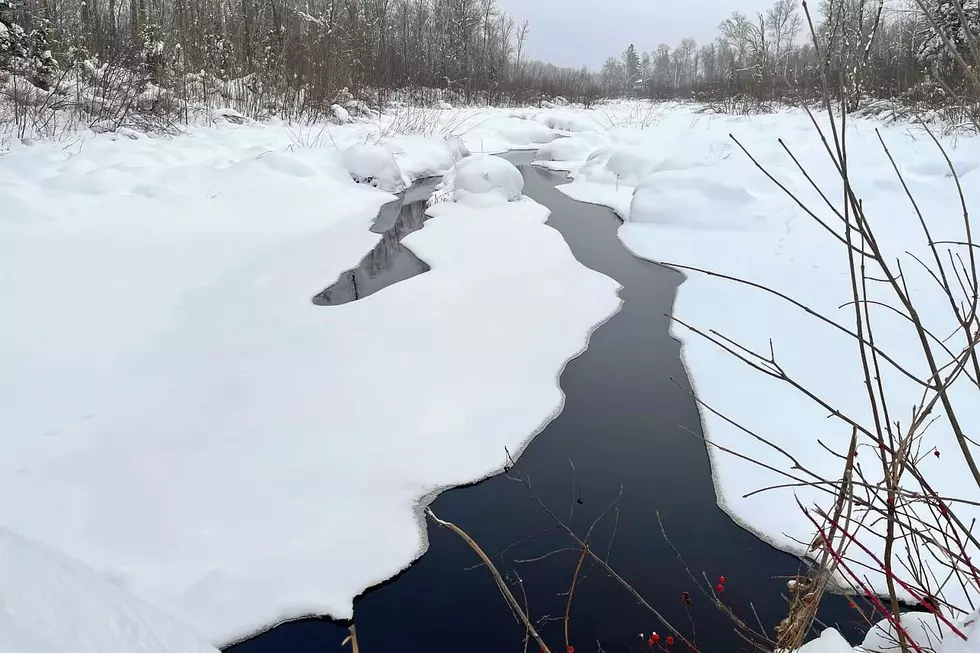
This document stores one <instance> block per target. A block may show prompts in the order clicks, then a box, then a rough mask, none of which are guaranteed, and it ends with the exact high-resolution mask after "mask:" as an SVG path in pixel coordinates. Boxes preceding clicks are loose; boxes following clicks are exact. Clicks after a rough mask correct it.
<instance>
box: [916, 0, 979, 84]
mask: <svg viewBox="0 0 980 653" xmlns="http://www.w3.org/2000/svg"><path fill="white" fill-rule="evenodd" d="M956 2H959V3H960V5H961V7H962V9H963V15H964V17H965V18H966V22H965V24H964V23H963V21H961V20H960V12H959V11H958V10H957V8H956ZM930 5H931V6H930V7H929V10H930V12H931V13H932V15H933V18H935V20H936V24H937V26H938V27H939V29H940V30H941V31H942V34H943V35H945V37H946V38H947V39H949V41H950V43H952V44H953V47H955V48H956V51H957V52H958V53H959V54H960V55H963V56H964V58H965V60H966V61H968V62H969V61H970V58H969V56H968V53H969V49H970V46H969V44H970V40H969V36H968V34H967V31H966V30H970V34H972V35H973V38H974V39H975V40H977V41H980V0H932V2H931V3H930ZM922 22H923V28H922V30H921V32H920V36H921V38H922V41H921V45H920V46H919V50H918V59H919V61H920V62H922V63H923V64H926V65H927V66H928V67H929V68H930V69H931V70H932V72H933V73H935V74H939V75H943V76H945V75H949V74H950V73H953V72H954V71H955V70H956V69H957V65H956V61H955V58H954V57H953V55H952V53H951V52H950V51H949V48H948V47H947V46H946V43H945V41H944V39H943V38H942V36H940V34H939V33H938V32H937V31H936V29H935V27H934V26H933V25H932V23H931V22H930V21H929V19H928V18H927V17H923V19H922Z"/></svg>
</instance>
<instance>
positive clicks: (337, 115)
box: [330, 104, 351, 125]
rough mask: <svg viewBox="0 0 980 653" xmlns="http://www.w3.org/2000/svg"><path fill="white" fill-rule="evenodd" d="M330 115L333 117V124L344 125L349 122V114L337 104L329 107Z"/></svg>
mask: <svg viewBox="0 0 980 653" xmlns="http://www.w3.org/2000/svg"><path fill="white" fill-rule="evenodd" d="M330 113H331V115H333V119H334V121H335V122H337V123H338V124H341V125H346V124H347V123H349V122H350V121H351V117H350V112H349V111H348V110H347V109H345V108H344V107H342V106H340V105H339V104H334V105H332V106H331V107H330Z"/></svg>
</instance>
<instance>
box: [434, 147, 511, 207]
mask: <svg viewBox="0 0 980 653" xmlns="http://www.w3.org/2000/svg"><path fill="white" fill-rule="evenodd" d="M523 192H524V177H523V176H522V175H521V172H520V170H518V169H517V168H516V167H514V165H513V164H512V163H510V162H509V161H507V160H505V159H501V158H500V157H499V156H493V155H487V154H473V155H470V156H468V157H466V158H465V159H462V160H461V161H459V163H457V164H456V165H455V166H453V168H452V169H451V170H450V171H449V172H447V173H446V176H445V179H444V180H443V183H442V184H440V186H439V188H437V189H436V193H435V195H436V199H452V200H453V201H455V202H461V201H468V202H470V203H474V202H476V203H488V202H489V203H494V200H497V199H500V200H505V201H507V202H516V201H518V200H520V199H521V193H523Z"/></svg>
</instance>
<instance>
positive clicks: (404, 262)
mask: <svg viewBox="0 0 980 653" xmlns="http://www.w3.org/2000/svg"><path fill="white" fill-rule="evenodd" d="M438 182H439V180H438V179H431V180H426V181H423V182H420V183H418V184H416V185H415V186H413V187H412V188H410V189H409V190H408V191H406V192H405V193H404V194H403V195H402V196H401V197H399V198H398V199H397V200H395V201H394V202H391V203H390V204H386V205H385V206H383V207H382V208H381V212H380V214H379V215H378V218H377V220H375V222H374V226H372V227H371V231H373V232H374V233H378V234H381V240H380V241H378V244H377V245H376V246H375V248H374V249H373V250H371V251H370V252H369V253H368V254H367V256H365V257H364V258H363V259H362V260H361V263H360V265H358V266H357V267H356V268H354V269H353V270H348V271H347V272H344V273H343V274H341V275H340V278H339V279H337V281H336V282H335V283H334V284H333V285H332V286H330V287H329V288H327V289H326V290H324V291H323V292H321V293H320V294H319V295H317V296H316V297H314V298H313V303H314V304H316V305H317V306H339V305H341V304H346V303H348V302H353V301H357V300H358V299H361V298H362V297H367V296H368V295H372V294H374V293H376V292H378V291H379V290H381V289H383V288H387V287H388V286H391V285H393V284H395V283H398V282H399V281H403V280H405V279H410V278H411V277H414V276H415V275H418V274H422V273H423V272H426V271H428V270H429V266H428V265H426V264H425V262H423V261H422V260H420V259H419V258H418V257H417V256H415V254H413V253H412V251H411V250H410V249H408V248H407V247H405V246H404V245H402V244H401V240H402V238H404V237H405V236H407V235H408V234H410V233H412V232H413V231H418V230H419V229H421V228H422V225H423V223H424V222H425V220H426V217H427V216H426V215H425V207H426V201H427V200H428V199H429V195H430V194H431V193H432V190H433V188H435V186H436V184H437V183H438Z"/></svg>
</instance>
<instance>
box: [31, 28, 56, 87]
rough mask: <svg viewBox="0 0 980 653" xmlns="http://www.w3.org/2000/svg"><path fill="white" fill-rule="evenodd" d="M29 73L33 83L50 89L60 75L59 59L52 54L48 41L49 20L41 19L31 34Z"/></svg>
mask: <svg viewBox="0 0 980 653" xmlns="http://www.w3.org/2000/svg"><path fill="white" fill-rule="evenodd" d="M29 41H30V44H31V50H30V56H29V58H28V62H29V74H30V78H31V83H32V84H34V85H35V86H37V87H38V88H42V89H44V90H46V91H47V90H50V89H51V86H52V85H53V84H54V82H55V78H56V77H57V75H58V61H57V60H56V59H55V58H54V55H53V54H51V45H50V44H49V42H48V21H46V20H41V21H40V22H39V23H38V25H37V27H36V28H34V31H32V32H31V36H30V39H29Z"/></svg>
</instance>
